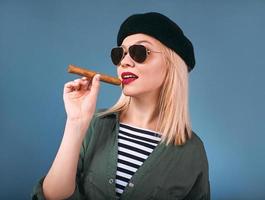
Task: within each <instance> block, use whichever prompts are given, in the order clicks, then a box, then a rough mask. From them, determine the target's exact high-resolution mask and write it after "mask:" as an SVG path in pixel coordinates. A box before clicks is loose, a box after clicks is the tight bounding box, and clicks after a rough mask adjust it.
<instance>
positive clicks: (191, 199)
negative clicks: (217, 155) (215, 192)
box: [184, 147, 211, 200]
mask: <svg viewBox="0 0 265 200" xmlns="http://www.w3.org/2000/svg"><path fill="white" fill-rule="evenodd" d="M200 169H201V170H200V173H199V175H198V176H197V179H196V181H195V183H194V184H193V186H192V188H191V190H190V192H189V193H188V195H187V196H186V197H185V198H184V199H185V200H210V199H211V193H210V182H209V166H208V160H207V156H206V152H205V149H204V147H203V148H202V151H201V165H200Z"/></svg>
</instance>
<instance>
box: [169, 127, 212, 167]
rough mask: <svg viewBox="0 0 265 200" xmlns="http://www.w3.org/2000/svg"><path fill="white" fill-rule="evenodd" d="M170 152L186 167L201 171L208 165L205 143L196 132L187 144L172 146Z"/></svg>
mask: <svg viewBox="0 0 265 200" xmlns="http://www.w3.org/2000/svg"><path fill="white" fill-rule="evenodd" d="M168 150H169V151H171V152H172V153H173V152H174V154H175V155H176V156H178V158H179V159H180V161H181V163H183V164H184V165H185V166H189V167H192V168H197V169H199V168H202V167H204V166H207V165H208V161H207V155H206V151H205V148H204V144H203V141H202V140H201V138H200V137H199V136H198V135H197V134H196V133H194V132H192V137H191V138H190V139H189V140H187V142H186V143H185V144H183V145H180V146H173V145H170V146H169V147H168Z"/></svg>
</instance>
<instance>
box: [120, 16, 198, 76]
mask: <svg viewBox="0 0 265 200" xmlns="http://www.w3.org/2000/svg"><path fill="white" fill-rule="evenodd" d="M136 33H143V34H146V35H149V36H152V37H154V38H156V39H157V40H159V41H160V42H161V43H163V44H164V45H165V46H167V47H169V48H170V49H172V50H173V51H175V52H176V53H177V54H178V55H179V56H180V57H181V58H182V59H183V60H184V61H185V63H186V64H187V66H188V71H189V72H190V71H191V70H192V69H193V68H194V65H195V56H194V50H193V45H192V43H191V41H190V40H189V39H188V38H187V37H186V36H185V35H184V33H183V31H182V30H181V28H180V27H179V26H178V25H177V24H176V23H175V22H173V21H172V20H171V19H169V18H168V17H166V16H164V15H162V14H160V13H156V12H149V13H142V14H134V15H131V16H129V17H128V18H127V19H126V20H125V21H124V22H123V23H122V24H121V26H120V30H119V32H118V36H117V45H118V46H120V45H121V44H122V41H123V40H124V39H125V38H126V37H127V36H129V35H133V34H136Z"/></svg>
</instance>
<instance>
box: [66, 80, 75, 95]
mask: <svg viewBox="0 0 265 200" xmlns="http://www.w3.org/2000/svg"><path fill="white" fill-rule="evenodd" d="M73 84H74V82H73V81H70V82H67V83H66V84H65V85H64V93H69V92H72V91H73V90H74V86H73Z"/></svg>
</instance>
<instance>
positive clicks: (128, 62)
mask: <svg viewBox="0 0 265 200" xmlns="http://www.w3.org/2000/svg"><path fill="white" fill-rule="evenodd" d="M134 65H135V63H134V61H133V59H132V58H131V57H130V55H129V53H126V54H125V55H124V57H123V59H122V60H121V63H120V66H121V67H134Z"/></svg>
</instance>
